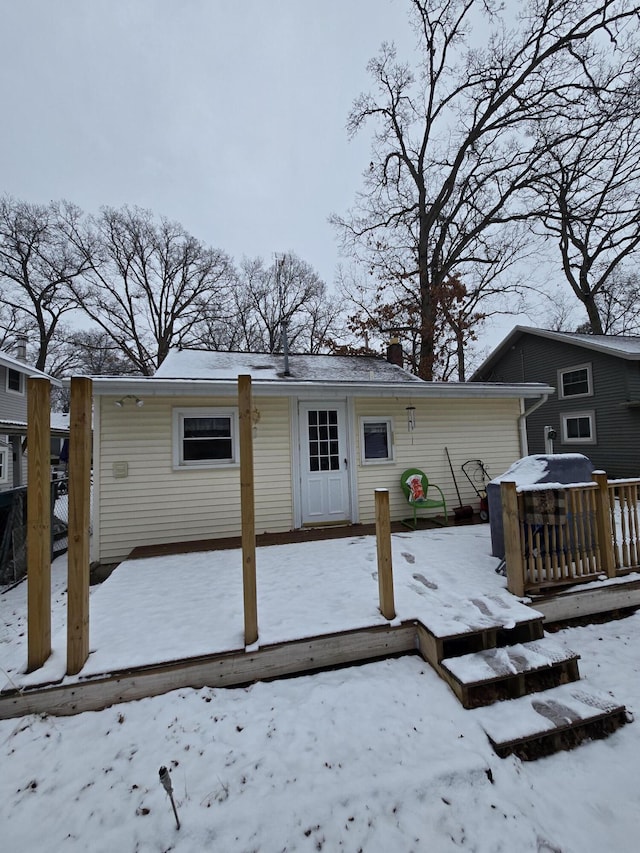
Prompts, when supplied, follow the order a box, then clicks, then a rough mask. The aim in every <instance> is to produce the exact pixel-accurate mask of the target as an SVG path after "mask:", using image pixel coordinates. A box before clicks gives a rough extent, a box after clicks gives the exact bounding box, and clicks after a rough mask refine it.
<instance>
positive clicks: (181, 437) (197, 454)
mask: <svg viewBox="0 0 640 853" xmlns="http://www.w3.org/2000/svg"><path fill="white" fill-rule="evenodd" d="M173 439H174V442H173V464H174V467H175V468H183V467H187V468H188V467H193V468H198V467H200V468H212V467H216V466H218V465H233V464H235V463H236V462H237V461H238V413H237V410H236V409H217V408H216V409H213V408H207V409H174V410H173Z"/></svg>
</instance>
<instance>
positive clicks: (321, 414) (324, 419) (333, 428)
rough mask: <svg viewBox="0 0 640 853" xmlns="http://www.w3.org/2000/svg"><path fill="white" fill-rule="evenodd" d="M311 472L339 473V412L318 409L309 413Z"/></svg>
mask: <svg viewBox="0 0 640 853" xmlns="http://www.w3.org/2000/svg"><path fill="white" fill-rule="evenodd" d="M308 427H309V470H310V471H339V470H340V453H339V442H338V412H337V410H336V409H317V410H314V411H309V412H308Z"/></svg>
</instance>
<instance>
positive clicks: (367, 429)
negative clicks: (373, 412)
mask: <svg viewBox="0 0 640 853" xmlns="http://www.w3.org/2000/svg"><path fill="white" fill-rule="evenodd" d="M360 455H361V459H362V463H363V464H364V465H370V464H373V463H375V462H392V461H393V422H392V419H391V418H376V417H364V418H360Z"/></svg>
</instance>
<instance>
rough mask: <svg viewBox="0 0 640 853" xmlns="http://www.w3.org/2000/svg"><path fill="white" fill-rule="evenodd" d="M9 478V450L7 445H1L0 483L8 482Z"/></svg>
mask: <svg viewBox="0 0 640 853" xmlns="http://www.w3.org/2000/svg"><path fill="white" fill-rule="evenodd" d="M8 479H9V451H8V449H7V448H6V447H0V483H6V482H7V480H8Z"/></svg>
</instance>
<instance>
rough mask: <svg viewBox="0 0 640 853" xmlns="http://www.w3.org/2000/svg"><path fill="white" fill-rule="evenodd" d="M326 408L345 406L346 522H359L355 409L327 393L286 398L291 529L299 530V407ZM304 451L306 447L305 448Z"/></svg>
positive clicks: (348, 401) (350, 404)
mask: <svg viewBox="0 0 640 853" xmlns="http://www.w3.org/2000/svg"><path fill="white" fill-rule="evenodd" d="M301 403H302V404H304V405H311V406H318V408H322V407H323V406H326V407H327V408H331V405H332V404H336V403H341V404H343V405H345V448H344V454H345V457H346V459H347V475H348V476H347V487H348V491H349V494H348V511H349V519H348V522H349V523H351V524H356V523H357V522H358V520H359V514H358V501H357V500H356V497H357V492H356V485H357V472H356V469H355V463H354V452H353V448H354V447H355V436H354V432H353V430H354V426H353V424H354V416H353V415H354V406H353V400H352V399H350V398H344V397H337V398H336V397H334V398H332V397H331V394H328V395H326V396H324V397H322V398H315V397H314V398H313V399H311V398H306V397H290V398H289V424H290V432H291V476H292V481H293V482H292V484H291V486H292V488H291V491H292V496H293V524H294V528H296V529H298V528H301V527H302V465H301V454H302V452H303V448H302V447H301V443H300V404H301ZM304 450H305V451H306V448H304Z"/></svg>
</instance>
